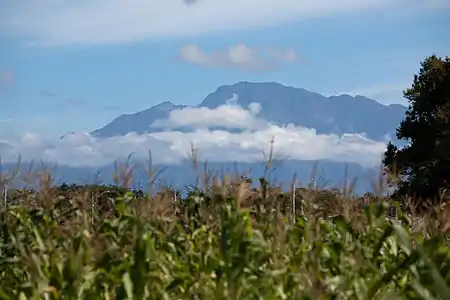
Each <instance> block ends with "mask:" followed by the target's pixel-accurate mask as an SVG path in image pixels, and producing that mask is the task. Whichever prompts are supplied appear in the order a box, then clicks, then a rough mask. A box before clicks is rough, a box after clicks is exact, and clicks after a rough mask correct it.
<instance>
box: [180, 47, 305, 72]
mask: <svg viewBox="0 0 450 300" xmlns="http://www.w3.org/2000/svg"><path fill="white" fill-rule="evenodd" d="M180 58H181V59H182V60H184V61H186V62H190V63H193V64H198V65H201V66H205V67H215V68H221V67H225V68H238V69H245V70H252V71H265V70H272V69H276V68H277V67H278V65H279V64H280V63H283V62H296V61H298V57H297V54H296V53H295V51H294V50H293V49H277V48H269V47H249V46H247V45H244V44H238V45H235V46H232V47H230V48H228V49H225V50H222V51H215V52H210V53H208V52H206V51H204V50H203V49H201V48H200V46H198V45H195V44H191V45H185V46H184V47H182V48H181V50H180Z"/></svg>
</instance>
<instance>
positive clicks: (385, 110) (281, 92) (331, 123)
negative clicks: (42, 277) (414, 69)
mask: <svg viewBox="0 0 450 300" xmlns="http://www.w3.org/2000/svg"><path fill="white" fill-rule="evenodd" d="M233 97H235V98H236V99H233ZM230 99H232V100H234V102H235V103H236V104H238V105H240V106H241V107H243V108H246V107H248V105H249V104H250V103H252V102H257V103H260V104H261V111H260V112H259V114H258V116H259V117H261V118H264V119H266V120H268V121H270V122H271V123H274V124H277V125H280V126H282V125H287V124H290V123H291V124H294V125H295V126H300V127H307V128H314V129H315V130H316V131H317V133H318V134H338V135H342V134H344V133H358V134H362V133H365V134H366V135H367V136H368V137H369V138H371V139H374V140H385V139H386V137H387V136H393V135H394V134H395V129H396V128H397V127H398V125H399V124H400V122H401V120H402V119H403V117H404V114H405V111H406V109H407V108H406V107H405V106H403V105H401V104H391V105H384V104H382V103H380V102H378V101H376V100H373V99H371V98H368V97H365V96H361V95H357V96H350V95H347V94H342V95H336V96H335V95H333V96H328V97H327V96H323V95H321V94H319V93H316V92H311V91H309V90H306V89H304V88H297V87H292V86H286V85H283V84H281V83H277V82H250V81H241V82H237V83H235V84H232V85H222V86H219V87H217V88H216V90H215V91H214V92H212V93H209V94H208V95H207V96H206V97H205V98H204V99H203V100H202V101H201V102H200V103H199V104H198V105H194V106H188V105H176V104H173V103H172V102H170V101H165V102H161V103H159V104H156V105H154V106H152V107H150V108H148V109H145V110H142V111H139V112H136V113H134V114H124V115H120V116H118V117H117V118H115V119H114V120H113V121H111V122H110V123H108V124H106V125H105V126H103V127H101V128H99V129H96V130H94V131H92V132H91V134H92V135H93V136H95V137H98V138H104V137H112V136H117V135H124V134H127V133H130V132H136V133H138V134H142V133H147V132H158V131H161V130H164V128H160V127H157V126H152V127H150V125H152V124H153V122H154V121H156V120H157V119H165V118H167V117H168V116H169V114H170V112H171V111H173V110H176V109H183V108H186V107H192V108H198V107H207V108H210V109H215V108H217V107H219V106H221V105H225V104H227V103H228V101H229V100H230ZM274 99H275V100H274ZM177 130H180V131H183V132H186V131H190V130H191V128H178V129H177Z"/></svg>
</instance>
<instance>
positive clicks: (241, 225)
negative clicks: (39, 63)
mask: <svg viewBox="0 0 450 300" xmlns="http://www.w3.org/2000/svg"><path fill="white" fill-rule="evenodd" d="M48 175H49V174H45V173H44V174H41V177H40V178H39V180H38V181H39V184H40V192H39V193H27V192H26V191H16V192H15V194H14V197H15V202H14V203H10V204H9V205H3V206H2V208H1V212H0V220H1V221H0V227H1V228H0V299H4V300H6V299H158V300H159V299H367V300H372V299H389V300H392V299H450V248H449V247H448V238H449V236H450V235H449V232H450V208H448V207H446V206H442V207H437V208H435V209H434V210H433V211H431V210H429V211H428V212H427V213H421V214H420V215H416V214H415V212H414V210H412V209H408V205H407V204H405V203H399V204H396V203H393V202H390V203H388V202H387V201H386V200H387V199H385V198H382V197H375V196H374V197H372V199H371V202H370V205H362V201H361V199H358V198H354V197H352V196H351V194H349V193H344V192H341V193H338V192H336V191H319V190H315V189H314V188H312V187H305V188H301V189H299V188H297V189H295V190H291V191H290V192H289V193H282V192H280V190H279V188H277V187H276V186H271V185H269V184H268V183H267V182H266V181H265V180H261V182H260V183H261V184H260V187H259V188H257V189H254V188H251V187H250V186H249V182H248V180H246V179H245V178H242V177H239V176H235V177H233V176H230V177H229V178H224V179H220V178H217V177H215V178H204V181H205V183H204V184H203V185H201V186H202V188H198V189H196V190H194V191H192V192H191V193H190V194H189V195H188V196H187V197H185V198H184V199H182V198H181V196H179V195H176V192H175V191H172V190H170V189H161V191H160V192H158V193H156V194H155V193H153V194H154V196H151V197H150V196H146V195H144V194H142V193H141V194H139V193H132V192H128V193H123V191H124V189H120V188H114V187H101V186H87V187H84V188H83V187H74V186H72V187H71V186H64V187H60V188H54V187H51V185H50V181H49V176H48ZM127 176H128V177H127ZM131 176H132V174H131V173H126V176H125V177H126V178H122V180H121V181H122V182H121V184H122V185H124V186H126V185H127V182H129V181H130V177H131ZM113 189H115V190H114V191H113V192H112V191H111V190H113ZM121 191H122V192H121ZM388 207H391V208H392V207H396V216H395V218H388V217H387V216H386V210H387V208H388ZM404 212H408V213H404Z"/></svg>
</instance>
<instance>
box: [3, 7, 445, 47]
mask: <svg viewBox="0 0 450 300" xmlns="http://www.w3.org/2000/svg"><path fill="white" fill-rule="evenodd" d="M428 2H433V3H435V4H436V3H438V4H439V3H446V2H448V1H446V0H434V1H423V0H340V1H335V0H304V1H299V0H277V1H275V0H228V1H223V0H203V1H192V0H190V1H186V0H185V1H182V0H169V1H161V0H127V1H124V0H77V1H70V0H60V1H55V0H21V1H17V0H2V1H1V3H2V4H1V5H2V10H0V32H1V33H2V34H8V35H13V36H21V37H25V38H27V39H28V40H29V41H30V42H31V43H34V44H37V45H47V46H49V45H68V44H79V45H96V44H97V45H98V44H112V43H123V42H134V41H140V40H144V39H148V38H154V37H167V36H172V37H174V36H197V35H201V34H207V33H211V32H216V31H223V30H245V29H250V28H262V27H269V26H277V25H282V24H285V23H288V22H297V21H301V20H305V19H310V18H316V17H324V16H329V15H334V14H340V13H359V12H362V11H371V12H372V13H375V11H376V10H386V9H399V10H402V9H404V8H411V7H414V8H416V9H417V8H418V7H420V8H422V7H423V6H425V4H426V5H427V6H429V4H428ZM187 3H188V4H190V5H187ZM433 7H438V8H440V7H441V6H440V5H438V6H436V5H434V6H433Z"/></svg>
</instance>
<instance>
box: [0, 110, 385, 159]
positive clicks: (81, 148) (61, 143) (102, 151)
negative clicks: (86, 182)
mask: <svg viewBox="0 0 450 300" xmlns="http://www.w3.org/2000/svg"><path fill="white" fill-rule="evenodd" d="M252 107H253V108H252ZM252 107H251V108H250V109H244V108H239V106H237V104H236V103H233V102H231V103H228V104H227V105H224V106H221V107H218V108H216V109H205V108H190V109H182V110H178V111H174V112H172V114H171V115H170V116H169V118H168V119H167V120H164V122H165V123H164V124H165V125H167V126H168V128H170V127H172V128H173V127H177V126H180V125H183V126H192V127H193V130H192V131H191V132H180V131H177V130H174V131H170V130H161V131H159V132H153V133H146V134H140V135H138V134H136V133H129V134H127V135H124V136H115V137H110V138H104V139H99V138H95V137H93V136H91V135H90V134H88V133H70V134H67V135H65V136H64V137H62V138H56V139H46V138H44V137H42V136H40V135H38V134H36V133H30V132H28V133H26V134H24V135H23V136H22V137H21V138H20V139H16V140H3V141H2V140H0V154H1V155H2V160H3V161H9V162H15V161H17V157H18V156H17V155H18V154H19V153H20V154H21V155H22V157H23V159H25V160H36V159H42V160H44V161H45V162H52V163H58V164H61V165H69V166H102V165H105V164H108V163H111V162H113V161H115V160H116V159H119V158H124V157H127V156H128V155H129V154H130V153H134V157H135V158H137V159H147V158H148V151H149V150H151V151H152V156H153V159H154V161H155V162H156V163H165V164H177V163H179V162H181V161H182V160H184V159H186V158H188V155H189V153H190V150H191V146H192V144H194V146H195V147H197V148H198V149H199V151H200V154H201V157H200V158H201V159H204V160H208V161H212V162H227V161H238V162H254V161H259V160H261V159H262V153H263V152H266V153H267V151H268V150H269V149H270V141H271V140H272V138H274V151H275V155H276V156H277V157H281V158H285V159H296V160H332V161H340V162H357V163H361V164H362V165H364V166H373V165H377V164H379V162H380V159H381V154H382V152H383V151H384V150H385V146H386V144H385V143H384V142H379V141H373V140H370V139H367V138H366V137H364V136H363V135H359V134H344V135H342V136H338V135H334V134H330V135H326V134H317V132H316V131H315V130H314V129H309V128H303V127H296V126H294V125H292V124H291V125H286V126H278V125H274V124H271V123H270V122H267V121H263V120H262V119H258V117H257V112H258V104H254V105H252ZM225 114H226V115H227V116H228V117H230V118H228V117H225V118H222V117H218V116H221V115H225ZM233 115H234V117H233ZM193 116H195V117H193ZM180 119H181V120H183V121H181V123H180V121H179V120H180ZM230 120H231V121H230ZM213 121H214V122H213ZM240 121H243V122H246V123H245V124H247V125H246V126H244V125H245V124H244V125H242V126H240V127H239V128H241V129H243V130H241V131H240V132H228V131H226V130H212V129H210V128H208V127H215V126H220V127H225V128H226V127H227V126H228V127H233V126H235V125H237V124H238V123H239V122H240ZM199 124H200V125H201V126H197V125H199Z"/></svg>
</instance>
